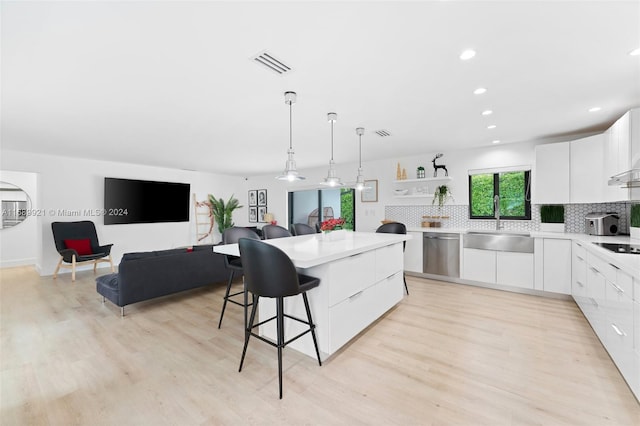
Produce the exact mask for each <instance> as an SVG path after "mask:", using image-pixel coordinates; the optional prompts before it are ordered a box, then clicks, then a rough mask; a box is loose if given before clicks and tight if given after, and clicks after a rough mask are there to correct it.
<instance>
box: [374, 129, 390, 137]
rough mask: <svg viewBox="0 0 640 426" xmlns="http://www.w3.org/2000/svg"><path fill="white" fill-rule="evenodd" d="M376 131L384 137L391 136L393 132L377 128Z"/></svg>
mask: <svg viewBox="0 0 640 426" xmlns="http://www.w3.org/2000/svg"><path fill="white" fill-rule="evenodd" d="M375 133H376V134H377V135H378V136H380V137H382V138H384V137H387V136H391V133H389V131H388V130H376V131H375Z"/></svg>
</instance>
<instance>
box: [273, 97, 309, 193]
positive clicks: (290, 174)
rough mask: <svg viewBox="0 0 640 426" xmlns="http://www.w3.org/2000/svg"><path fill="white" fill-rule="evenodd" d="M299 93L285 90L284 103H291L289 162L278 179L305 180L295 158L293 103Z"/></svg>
mask: <svg viewBox="0 0 640 426" xmlns="http://www.w3.org/2000/svg"><path fill="white" fill-rule="evenodd" d="M296 99H297V95H296V92H284V103H285V104H287V105H289V149H288V150H287V155H288V159H287V164H286V165H285V168H284V173H283V174H281V175H280V176H277V177H276V179H279V180H287V181H289V182H293V181H296V180H304V179H305V177H304V176H300V175H299V174H298V170H296V161H295V160H294V159H293V154H294V152H293V130H292V129H293V127H292V118H291V116H292V113H291V111H292V107H291V106H292V105H293V104H294V103H295V102H296Z"/></svg>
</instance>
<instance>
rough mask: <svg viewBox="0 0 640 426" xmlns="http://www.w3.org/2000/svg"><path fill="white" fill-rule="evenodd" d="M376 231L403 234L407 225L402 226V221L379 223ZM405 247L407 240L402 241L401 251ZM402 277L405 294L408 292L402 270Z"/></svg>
mask: <svg viewBox="0 0 640 426" xmlns="http://www.w3.org/2000/svg"><path fill="white" fill-rule="evenodd" d="M376 232H379V233H382V234H403V235H405V234H406V233H407V227H406V226H404V223H400V222H392V223H385V224H383V225H380V226H379V227H378V229H376ZM406 247H407V242H406V241H403V242H402V251H403V252H404V249H405V248H406ZM402 279H403V280H404V291H406V292H407V294H409V287H407V278H406V277H405V276H404V272H403V273H402Z"/></svg>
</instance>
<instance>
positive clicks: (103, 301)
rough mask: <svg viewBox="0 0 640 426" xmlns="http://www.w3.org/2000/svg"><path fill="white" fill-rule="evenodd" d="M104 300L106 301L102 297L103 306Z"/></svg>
mask: <svg viewBox="0 0 640 426" xmlns="http://www.w3.org/2000/svg"><path fill="white" fill-rule="evenodd" d="M104 300H105V299H104V296H102V303H103V304H104Z"/></svg>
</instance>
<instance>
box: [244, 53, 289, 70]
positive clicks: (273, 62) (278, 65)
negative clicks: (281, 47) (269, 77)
mask: <svg viewBox="0 0 640 426" xmlns="http://www.w3.org/2000/svg"><path fill="white" fill-rule="evenodd" d="M251 59H253V60H254V61H255V62H256V63H258V64H260V65H262V66H263V67H265V68H267V69H269V70H271V71H273V72H275V73H278V74H286V73H288V72H290V71H291V67H290V66H289V65H287V64H285V63H284V62H282V61H281V60H280V59H276V58H275V56H273V55H272V54H271V53H267V52H262V53H258V54H257V55H256V56H254V57H253V58H251Z"/></svg>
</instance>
